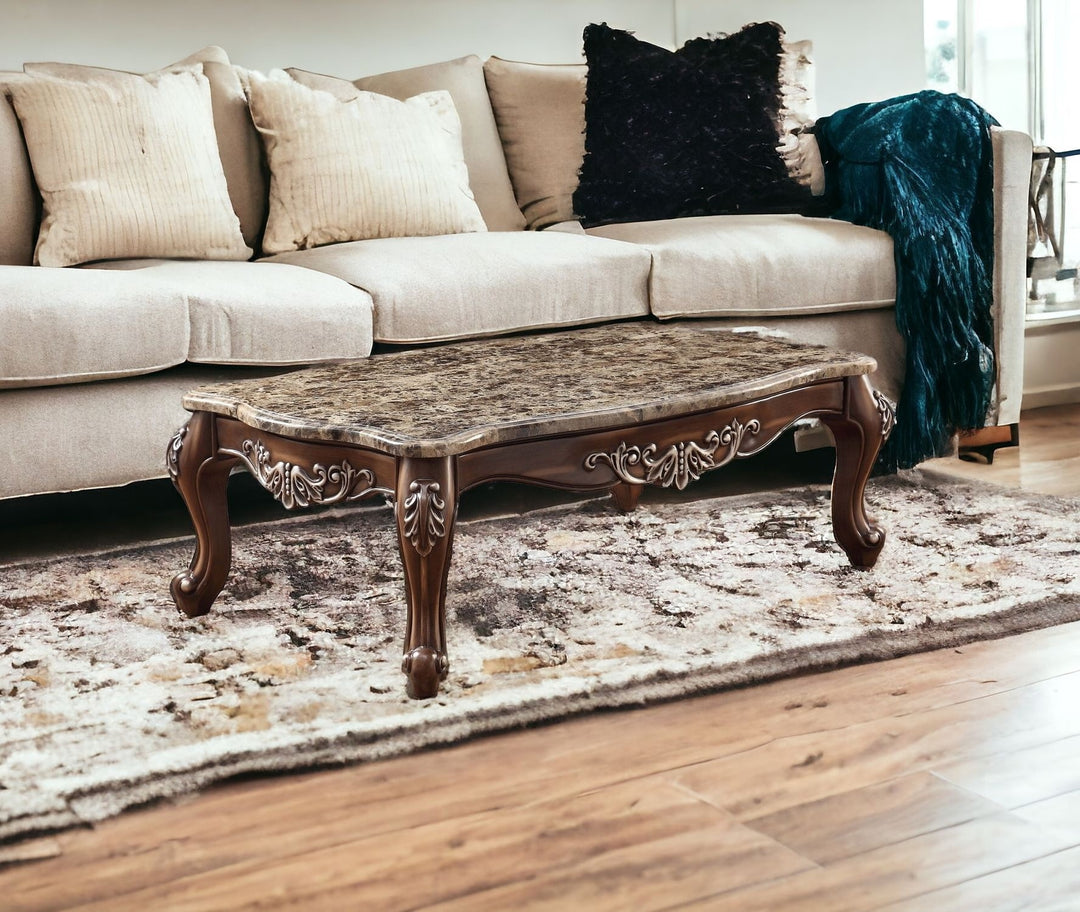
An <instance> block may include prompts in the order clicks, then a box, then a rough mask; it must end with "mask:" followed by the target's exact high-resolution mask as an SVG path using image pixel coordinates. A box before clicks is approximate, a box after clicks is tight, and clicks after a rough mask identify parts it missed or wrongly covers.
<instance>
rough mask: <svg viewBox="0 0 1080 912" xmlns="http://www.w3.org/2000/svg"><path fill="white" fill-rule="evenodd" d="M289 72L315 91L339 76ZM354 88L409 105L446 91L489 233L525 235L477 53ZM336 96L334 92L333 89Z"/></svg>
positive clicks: (360, 81) (378, 77)
mask: <svg viewBox="0 0 1080 912" xmlns="http://www.w3.org/2000/svg"><path fill="white" fill-rule="evenodd" d="M285 72H287V73H288V74H289V75H290V76H292V77H293V79H295V80H296V81H297V82H300V83H303V84H304V85H306V86H308V87H309V88H312V89H321V88H324V85H323V80H324V79H332V78H333V77H325V76H318V75H316V74H314V73H309V72H305V71H304V70H299V69H295V68H292V67H289V68H288V69H287V70H286V71H285ZM352 85H353V86H355V87H356V88H358V89H360V90H361V91H364V92H377V93H378V94H380V95H389V96H390V97H391V98H397V99H398V100H400V101H404V100H405V99H406V98H412V96H413V95H419V94H421V93H422V92H436V91H438V90H439V89H445V90H446V91H447V92H449V93H450V97H451V98H453V99H454V107H455V108H456V109H457V112H458V117H460V118H461V146H462V151H463V153H464V156H465V165H466V166H467V167H468V169H469V186H470V187H472V191H473V194H474V195H475V196H476V205H477V208H478V209H479V210H480V214H481V215H482V216H483V217H484V221H485V222H486V223H487V226H488V230H489V231H520V230H521V229H522V228H524V227H525V219H524V217H523V216H522V214H521V210H520V209H518V207H517V203H516V202H515V201H514V189H513V187H511V186H510V176H509V175H508V174H507V173H506V160H505V159H504V158H503V150H502V143H501V141H500V140H499V131H498V129H497V128H496V126H495V117H494V115H493V114H492V112H491V100H490V99H489V98H488V91H487V86H486V85H485V84H484V64H483V62H482V61H481V60H480V58H479V57H477V56H476V55H474V54H470V55H469V56H468V57H459V58H457V59H456V60H444V61H442V62H441V63H429V64H425V65H424V66H418V67H410V68H409V69H406V70H394V71H393V72H390V73H379V74H378V75H376V76H363V77H361V78H359V79H354V80H352ZM327 91H329V92H334V93H335V94H336V92H335V90H334V89H327Z"/></svg>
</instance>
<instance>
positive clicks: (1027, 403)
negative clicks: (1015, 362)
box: [1023, 386, 1080, 409]
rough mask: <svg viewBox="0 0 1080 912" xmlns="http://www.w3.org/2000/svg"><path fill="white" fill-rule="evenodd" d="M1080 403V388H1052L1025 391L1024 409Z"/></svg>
mask: <svg viewBox="0 0 1080 912" xmlns="http://www.w3.org/2000/svg"><path fill="white" fill-rule="evenodd" d="M1077 402H1080V386H1051V387H1041V388H1039V389H1025V390H1024V399H1023V408H1025V409H1037V408H1046V407H1047V406H1049V405H1073V404H1075V403H1077Z"/></svg>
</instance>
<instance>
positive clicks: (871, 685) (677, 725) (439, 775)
mask: <svg viewBox="0 0 1080 912" xmlns="http://www.w3.org/2000/svg"><path fill="white" fill-rule="evenodd" d="M933 465H934V467H935V468H938V469H941V470H943V471H947V472H950V473H952V474H956V475H962V476H967V477H972V478H980V479H984V480H988V481H992V482H997V483H1001V484H1006V485H1018V486H1020V487H1023V488H1027V489H1031V490H1035V491H1045V492H1049V493H1056V494H1063V495H1080V470H1078V469H1080V406H1060V407H1054V408H1048V409H1041V410H1037V411H1032V412H1029V413H1025V415H1024V417H1023V421H1022V423H1021V446H1020V448H1019V449H1012V450H1003V451H1000V452H999V453H998V455H997V457H996V459H995V462H994V464H993V465H990V466H987V465H978V464H971V463H963V462H960V461H959V460H955V459H953V460H936V461H935V462H934V463H933ZM718 474H719V473H718ZM1078 528H1080V516H1078ZM1077 706H1080V624H1070V625H1064V626H1060V627H1052V628H1047V629H1044V630H1039V631H1034V632H1032V633H1028V634H1024V635H1021V636H1014V637H1009V638H1006V639H1002V640H998V641H992V642H983V643H977V644H974V645H971V646H967V647H964V648H962V649H949V650H942V651H939V652H932V653H923V654H919V655H913V656H908V657H905V658H901V659H896V660H893V661H888V662H880V663H875V664H871V665H863V666H858V667H853V668H847V669H842V670H839V671H834V672H829V673H826V674H818V675H811V676H805V677H799V678H792V679H788V680H783V681H777V682H774V683H771V684H767V685H763V686H758V687H752V688H746V689H742V690H735V691H729V692H726V693H720V694H716V695H712V696H707V697H701V698H695V699H688V700H683V701H679V702H675V703H671V704H667V705H664V706H658V707H652V708H647V709H640V710H633V711H625V712H612V713H603V714H596V715H592V716H588V717H585V718H581V719H577V720H572V721H568V722H564V723H560V724H556V725H549V726H544V727H539V728H535V729H530V730H524V731H519V732H513V733H509V734H504V735H498V736H494V737H488V738H481V739H477V740H475V741H472V742H469V743H466V744H462V745H459V746H456V747H452V748H449V749H443V750H437V751H436V750H433V751H429V752H424V753H421V754H417V755H412V756H407V757H403V758H399V759H395V760H389V761H385V762H380V763H372V764H368V765H364V766H357V767H352V768H347V769H340V770H333V771H323V772H317V773H309V774H303V775H296V776H286V777H275V778H265V779H250V780H247V781H240V782H233V783H229V784H225V785H223V786H220V787H216V788H213V789H210V790H208V791H207V792H205V793H203V794H202V795H201V796H198V797H194V798H189V799H184V800H182V801H178V802H176V803H175V804H167V805H158V806H155V807H151V808H147V809H143V810H138V811H133V812H129V813H127V814H125V815H123V816H122V817H120V818H118V819H115V820H112V821H108V822H106V823H104V824H102V825H100V826H98V827H96V828H94V829H93V830H80V831H75V832H69V833H63V834H60V835H58V836H53V837H45V838H42V839H38V840H34V841H31V842H27V843H24V844H22V845H21V846H18V847H16V853H12V854H9V856H8V857H9V858H14V857H16V855H17V854H18V853H21V854H22V855H23V856H24V857H30V856H33V855H35V854H36V855H39V856H52V857H42V858H40V859H39V860H35V861H25V860H24V861H21V862H19V861H12V862H11V863H9V864H8V865H7V866H5V867H0V908H3V909H5V910H11V912H15V910H30V909H34V910H38V909H79V910H84V912H86V910H110V912H113V910H126V909H138V910H143V909H148V908H153V909H164V910H205V909H293V908H296V909H300V908H303V909H305V910H319V909H331V910H344V909H372V910H375V909H377V910H388V909H415V908H425V909H427V908H432V909H442V910H450V909H462V910H484V909H497V910H502V909H510V908H521V907H524V908H528V909H558V910H576V909H590V910H591V909H618V910H628V909H633V910H644V909H708V910H726V909H732V910H739V912H748V910H757V909H761V910H776V909H784V910H786V912H792V910H802V909H806V910H814V912H822V910H826V912H832V910H867V909H888V910H894V912H899V910H906V912H915V910H919V912H922V910H934V912H942V910H974V909H977V910H980V912H989V910H1006V909H1021V908H1022V909H1040V910H1041V909H1059V910H1065V909H1080V711H1078V710H1077Z"/></svg>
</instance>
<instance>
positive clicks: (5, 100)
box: [0, 73, 38, 266]
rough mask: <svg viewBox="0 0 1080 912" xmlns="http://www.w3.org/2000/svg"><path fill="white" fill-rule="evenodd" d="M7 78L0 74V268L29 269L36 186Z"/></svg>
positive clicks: (35, 212)
mask: <svg viewBox="0 0 1080 912" xmlns="http://www.w3.org/2000/svg"><path fill="white" fill-rule="evenodd" d="M11 75H12V76H13V77H15V78H20V77H21V76H22V74H21V73H16V74H11ZM7 76H8V74H6V73H0V175H2V176H0V266H29V265H30V264H31V263H33V261H34V238H35V237H36V236H37V226H38V194H37V185H36V184H35V183H34V175H33V172H32V171H31V170H30V159H29V157H28V156H27V154H26V145H25V144H24V143H23V138H22V130H21V129H20V127H19V119H18V118H17V117H16V116H15V109H14V108H13V107H12V106H11V99H10V98H9V97H8V95H7V91H6V84H7V82H8V79H7V78H6V77H7Z"/></svg>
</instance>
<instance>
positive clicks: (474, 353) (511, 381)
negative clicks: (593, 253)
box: [184, 323, 877, 456]
mask: <svg viewBox="0 0 1080 912" xmlns="http://www.w3.org/2000/svg"><path fill="white" fill-rule="evenodd" d="M876 366H877V365H876V362H875V361H874V359H873V358H871V357H870V356H868V355H862V354H856V353H853V352H843V351H836V350H833V349H828V348H821V347H818V346H805V345H795V344H792V343H789V342H784V341H780V340H777V339H772V338H766V337H762V336H759V335H756V334H751V333H732V332H725V331H717V330H706V329H701V328H695V327H694V326H692V325H687V324H674V325H662V324H655V323H618V324H609V325H605V326H595V327H588V328H575V329H570V330H563V331H560V332H551V333H544V334H539V335H526V336H513V337H504V338H496V339H481V340H473V341H468V342H460V343H454V344H451V345H438V346H433V347H429V348H416V349H409V350H407V351H400V352H392V353H388V354H377V355H373V356H372V357H371V358H368V359H365V360H361V361H345V362H339V363H335V364H326V365H320V366H316V367H310V368H304V369H302V370H298V371H294V372H292V373H288V374H283V375H279V376H276V377H268V378H261V379H255V380H242V381H236V382H232V383H228V382H226V383H217V384H213V385H209V386H203V387H199V388H197V389H195V390H192V391H191V392H189V393H188V394H187V395H186V396H185V397H184V406H185V407H186V408H188V409H189V410H191V411H207V412H214V413H217V414H220V415H226V416H228V417H232V418H236V419H238V420H240V421H242V422H243V423H244V424H246V425H248V426H250V427H253V428H257V429H259V430H264V431H267V432H270V433H274V434H280V435H282V436H286V437H294V438H299V439H303V440H323V441H335V442H340V443H347V444H355V445H360V446H367V447H371V448H373V449H376V450H380V451H382V452H385V453H390V454H392V455H398V456H447V455H453V454H455V453H462V452H467V451H469V450H473V449H477V448H479V447H482V446H487V445H490V444H493V443H501V442H506V441H509V440H520V439H525V438H532V437H540V436H546V435H550V434H560V433H571V432H574V431H580V430H586V429H588V430H600V429H604V428H611V427H619V426H620V425H626V424H636V423H641V422H645V421H652V420H656V419H661V418H667V417H672V416H677V415H683V414H688V413H690V412H696V411H703V410H706V409H713V408H723V407H725V406H729V405H733V404H736V403H739V402H743V401H746V400H748V399H752V398H757V397H760V396H767V395H771V394H774V393H778V392H782V391H785V390H789V389H792V388H794V387H797V386H803V385H806V384H809V383H814V382H817V381H823V380H831V379H835V378H838V377H847V376H857V375H859V374H867V373H870V372H871V371H873V370H874V369H875V368H876Z"/></svg>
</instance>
